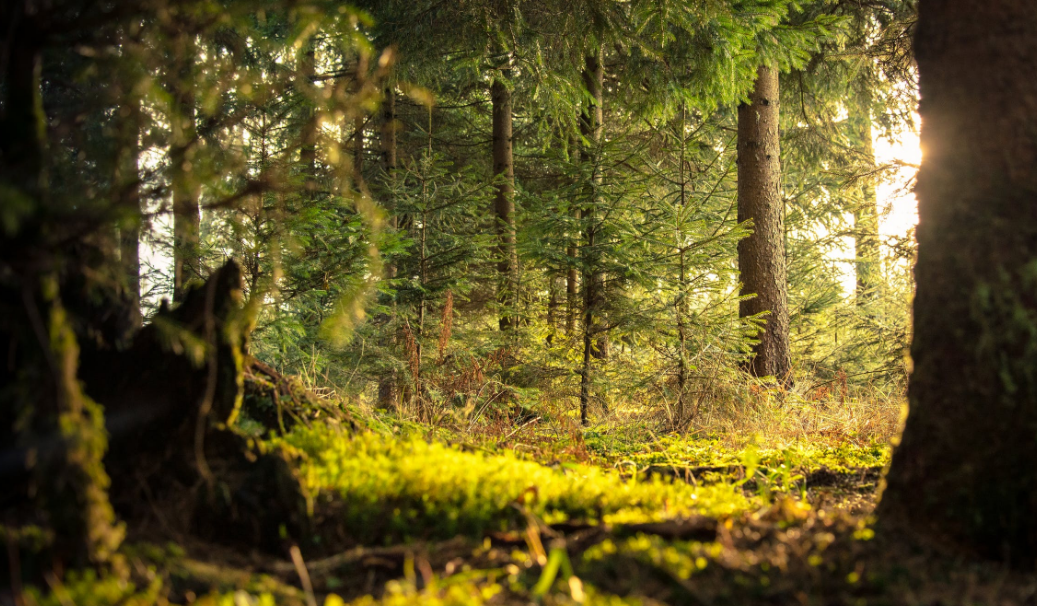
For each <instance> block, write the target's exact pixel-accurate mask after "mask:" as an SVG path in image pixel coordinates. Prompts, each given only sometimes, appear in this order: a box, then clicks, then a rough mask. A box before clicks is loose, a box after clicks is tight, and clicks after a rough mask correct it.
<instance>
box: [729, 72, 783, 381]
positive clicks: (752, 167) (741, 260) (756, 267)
mask: <svg viewBox="0 0 1037 606" xmlns="http://www.w3.org/2000/svg"><path fill="white" fill-rule="evenodd" d="M779 150H780V141H779V136H778V72H777V70H776V69H774V68H771V67H764V66H761V67H760V68H759V69H758V70H757V77H756V85H755V87H754V89H753V91H752V95H751V97H750V99H749V103H745V104H742V105H740V106H739V107H738V221H739V223H741V222H743V221H752V229H753V232H752V234H751V235H750V236H749V237H747V238H745V239H743V240H742V241H740V242H739V243H738V270H739V272H740V273H741V279H742V290H741V294H742V295H743V296H744V295H754V296H753V297H752V298H750V299H745V300H743V301H741V303H739V305H738V312H739V316H740V317H742V318H747V317H750V316H755V315H757V314H765V315H764V316H763V318H764V321H765V326H764V327H763V329H762V330H761V332H760V333H759V334H758V335H757V339H758V340H759V341H758V343H756V345H754V346H753V356H752V358H751V359H750V360H749V362H748V370H749V372H750V373H751V374H753V375H755V376H758V377H765V376H774V377H777V378H778V380H779V381H783V382H784V381H787V380H788V379H789V371H790V366H791V361H790V357H789V310H788V298H787V293H786V276H785V225H784V224H785V218H784V212H783V210H784V209H783V201H782V198H781V163H780V159H779Z"/></svg>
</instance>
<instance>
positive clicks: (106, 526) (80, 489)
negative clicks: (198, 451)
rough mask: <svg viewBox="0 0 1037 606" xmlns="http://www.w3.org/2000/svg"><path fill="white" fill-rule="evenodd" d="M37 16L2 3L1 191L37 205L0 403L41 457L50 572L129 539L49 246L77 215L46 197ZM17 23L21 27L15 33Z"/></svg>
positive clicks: (11, 311)
mask: <svg viewBox="0 0 1037 606" xmlns="http://www.w3.org/2000/svg"><path fill="white" fill-rule="evenodd" d="M34 17H35V12H34V11H33V7H32V3H29V2H25V3H21V2H12V3H8V4H6V5H4V6H0V27H3V28H4V30H5V31H9V32H12V33H11V35H10V36H9V38H8V39H7V40H6V46H5V62H4V64H3V65H2V66H0V67H2V68H3V69H4V70H5V71H4V74H3V76H2V80H3V83H4V87H3V90H2V91H0V93H2V94H3V100H2V106H3V110H4V111H3V112H2V113H0V150H2V153H0V189H2V190H3V191H4V192H5V195H11V192H17V194H15V195H20V196H23V197H24V199H25V200H26V201H28V202H29V203H30V204H31V205H32V208H33V212H32V214H31V216H27V217H25V220H24V222H22V223H21V224H20V225H17V226H15V227H16V229H15V230H14V231H13V233H8V234H6V235H5V238H4V242H3V243H2V244H0V246H2V249H3V251H4V253H5V254H4V255H0V259H2V260H0V309H2V310H4V313H2V314H0V316H3V317H2V319H0V346H2V347H3V348H4V350H5V351H6V352H7V362H6V364H5V365H4V369H3V370H0V384H3V385H4V387H5V392H6V393H7V395H9V396H13V397H11V398H10V399H9V400H5V401H4V402H3V406H0V421H2V424H0V441H2V442H3V443H4V444H7V445H15V444H17V446H23V447H27V448H29V449H32V450H33V451H34V456H33V457H32V459H31V460H33V461H34V465H32V466H31V467H30V466H23V467H22V469H23V470H28V469H31V471H32V473H33V475H34V477H35V484H36V489H35V490H34V491H32V492H33V493H35V494H34V500H36V502H37V504H38V505H40V506H41V507H40V509H41V511H42V513H43V514H44V516H45V519H46V520H47V523H48V525H49V527H50V529H51V530H52V531H53V533H54V540H53V544H52V548H53V553H52V555H53V556H54V560H55V561H54V562H53V564H52V565H54V564H56V565H58V566H60V565H61V564H62V563H63V564H67V565H72V566H85V565H88V564H90V565H95V566H104V565H106V564H107V563H109V561H110V558H111V556H112V555H113V553H114V551H115V549H116V548H117V547H118V546H119V544H120V543H121V541H122V529H121V527H120V526H119V525H117V524H116V523H115V515H114V512H113V510H112V507H111V504H110V502H109V500H108V492H107V486H108V476H107V474H106V472H105V469H104V466H103V464H102V458H103V456H104V453H105V450H106V449H107V445H108V440H107V435H106V434H105V431H104V427H103V422H104V421H103V419H104V413H103V410H102V409H101V407H100V406H98V405H97V404H96V403H95V402H93V401H92V400H91V399H90V398H88V397H86V395H85V394H84V393H83V390H82V387H81V385H80V382H79V380H78V378H77V371H78V361H79V345H78V343H77V340H76V336H75V334H74V332H73V330H72V321H71V318H70V317H69V314H68V312H67V311H66V307H65V305H64V303H63V301H62V292H61V283H60V281H59V276H61V275H62V274H63V273H65V272H63V271H62V270H63V269H65V268H64V267H63V263H62V262H63V255H61V254H58V253H56V252H55V250H54V248H55V247H56V243H55V242H53V241H49V240H54V239H56V240H58V241H60V239H61V235H60V234H61V229H60V228H64V227H66V225H64V224H63V223H60V222H62V221H68V219H69V215H68V214H66V212H67V211H68V210H69V209H68V208H60V207H56V202H54V201H53V200H50V199H49V195H48V194H49V192H48V187H47V175H46V170H45V162H44V158H45V157H46V141H47V138H46V124H47V121H46V115H45V114H44V110H43V101H42V95H41V88H40V85H41V65H42V60H41V54H42V53H41V48H40V46H39V45H40V41H41V37H40V36H39V35H38V34H37V32H36V31H35V30H36V27H35V25H36V24H35V22H34ZM13 23H17V24H18V26H17V27H9V26H11V25H12V24H13ZM56 234H58V235H57V237H56V238H55V235H56ZM6 253H11V254H10V255H8V254H6ZM73 263H75V261H73ZM15 369H17V371H16V370H15ZM19 394H22V395H19ZM15 419H17V429H16V427H15V424H14V423H13V421H15ZM26 421H28V423H26ZM11 432H17V434H16V435H17V438H14V436H12V435H10V433H11ZM15 440H17V442H15ZM40 444H50V445H52V446H51V447H50V448H40V446H39V445H40ZM27 468H28V469H27ZM5 485H6V486H7V487H8V489H11V486H10V485H9V484H7V483H6V482H5ZM5 492H6V491H5ZM11 492H15V493H18V492H20V491H18V489H17V488H14V489H13V490H11ZM23 494H24V493H23Z"/></svg>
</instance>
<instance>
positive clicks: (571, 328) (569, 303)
mask: <svg viewBox="0 0 1037 606" xmlns="http://www.w3.org/2000/svg"><path fill="white" fill-rule="evenodd" d="M572 219H573V223H574V224H579V221H580V209H578V208H574V209H573V210H572ZM578 254H579V248H578V247H577V238H576V237H572V236H570V238H569V244H568V246H566V249H565V256H566V258H568V259H569V262H568V265H567V266H566V270H565V334H566V336H567V337H569V338H570V339H571V338H573V337H574V336H575V335H576V316H577V314H579V310H580V300H579V287H580V272H579V270H578V268H577V264H576V259H577V255H578Z"/></svg>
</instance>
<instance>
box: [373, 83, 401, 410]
mask: <svg viewBox="0 0 1037 606" xmlns="http://www.w3.org/2000/svg"><path fill="white" fill-rule="evenodd" d="M379 134H380V136H381V158H382V169H383V170H384V171H385V179H386V181H387V182H386V190H387V192H388V193H387V194H386V199H385V204H386V206H387V209H388V211H389V214H390V218H389V225H390V226H391V227H392V229H394V230H395V229H396V228H398V227H399V222H398V221H399V218H398V217H397V215H396V208H395V207H396V204H395V201H394V200H393V199H392V191H393V186H394V181H395V178H396V157H397V154H396V90H395V87H394V86H393V85H391V84H390V85H389V86H386V87H385V99H384V100H383V101H382V124H381V129H380V133H379ZM385 274H386V277H388V278H389V279H390V280H391V279H393V278H395V277H396V264H395V263H393V262H389V263H387V264H386V266H385ZM395 309H396V303H395V301H394V302H393V316H395V315H396V312H395ZM391 340H392V344H393V345H398V344H399V342H400V341H401V340H402V339H400V335H394V336H393V337H391ZM399 399H400V390H399V376H398V373H397V372H396V371H395V370H394V369H390V370H389V371H387V372H386V373H385V374H384V375H383V376H382V377H380V378H379V380H378V406H379V408H383V409H392V408H396V407H397V406H398V405H399Z"/></svg>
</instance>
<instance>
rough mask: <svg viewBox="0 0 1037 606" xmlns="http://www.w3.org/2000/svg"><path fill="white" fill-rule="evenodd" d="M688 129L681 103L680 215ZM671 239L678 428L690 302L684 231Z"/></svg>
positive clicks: (684, 417) (683, 414)
mask: <svg viewBox="0 0 1037 606" xmlns="http://www.w3.org/2000/svg"><path fill="white" fill-rule="evenodd" d="M687 127H688V111H687V108H686V107H685V106H684V104H683V103H682V104H681V119H680V126H679V129H678V131H677V133H678V136H679V137H680V156H679V157H678V160H679V161H680V205H681V209H682V211H683V209H685V208H687V206H688V174H687V173H686V172H685V166H686V165H687V155H688V134H687ZM674 235H675V236H676V237H675V238H674V240H675V241H676V242H677V247H678V250H677V260H678V275H677V279H678V288H679V291H678V293H677V301H676V302H675V303H674V312H675V313H676V316H677V317H676V320H677V322H676V323H677V418H676V419H675V420H676V422H677V424H679V425H680V426H683V425H684V423H686V422H688V421H690V420H691V418H690V417H691V414H689V411H688V410H687V409H688V403H687V391H688V379H689V377H688V375H689V370H690V369H689V367H690V366H691V364H689V362H688V318H689V315H690V314H689V307H688V300H689V299H690V298H691V297H690V293H689V292H688V291H689V290H690V286H691V285H690V284H689V281H688V273H689V272H688V249H687V247H686V246H685V244H684V237H683V230H682V229H678V230H677V233H676V234H674Z"/></svg>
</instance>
